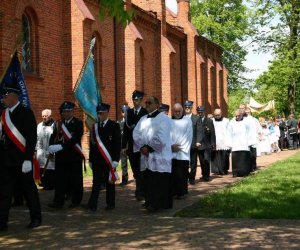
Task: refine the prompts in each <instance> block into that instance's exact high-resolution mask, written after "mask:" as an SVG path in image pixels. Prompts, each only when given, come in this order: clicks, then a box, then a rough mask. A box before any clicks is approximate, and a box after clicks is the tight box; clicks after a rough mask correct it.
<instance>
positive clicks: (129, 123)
mask: <svg viewBox="0 0 300 250" xmlns="http://www.w3.org/2000/svg"><path fill="white" fill-rule="evenodd" d="M147 114H148V112H147V110H146V109H144V108H143V107H141V110H140V112H139V113H138V114H137V115H135V114H134V109H133V108H131V109H129V110H128V111H127V117H126V122H125V125H124V129H123V137H122V148H126V147H127V148H128V151H129V153H132V152H133V138H132V132H133V129H134V127H135V126H136V124H137V123H138V122H139V120H140V119H141V118H142V117H143V116H144V115H147Z"/></svg>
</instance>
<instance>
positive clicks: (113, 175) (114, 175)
mask: <svg viewBox="0 0 300 250" xmlns="http://www.w3.org/2000/svg"><path fill="white" fill-rule="evenodd" d="M93 132H94V139H95V142H96V145H97V148H98V150H99V152H100V154H101V155H102V157H103V158H104V160H105V162H106V163H107V165H108V167H109V181H113V182H115V181H117V180H119V176H118V173H117V171H116V169H115V168H113V166H112V159H111V156H110V154H109V152H108V151H107V149H106V147H105V146H104V144H103V142H102V141H101V139H100V136H99V132H98V124H97V123H95V124H94V126H93Z"/></svg>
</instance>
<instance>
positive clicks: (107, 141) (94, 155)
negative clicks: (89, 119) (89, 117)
mask: <svg viewBox="0 0 300 250" xmlns="http://www.w3.org/2000/svg"><path fill="white" fill-rule="evenodd" d="M97 125H98V133H99V136H100V139H101V141H102V142H103V144H104V146H105V147H106V149H107V151H108V152H109V154H110V156H111V158H112V160H113V161H116V162H119V160H120V153H121V131H120V126H119V124H118V123H116V122H114V121H112V120H108V121H107V123H106V124H105V126H104V127H103V128H100V125H99V123H98V124H97ZM89 161H90V162H92V164H93V165H103V164H106V161H105V160H104V158H103V157H102V155H101V154H100V152H99V150H98V147H97V145H96V142H95V140H94V134H93V130H91V136H90V155H89Z"/></svg>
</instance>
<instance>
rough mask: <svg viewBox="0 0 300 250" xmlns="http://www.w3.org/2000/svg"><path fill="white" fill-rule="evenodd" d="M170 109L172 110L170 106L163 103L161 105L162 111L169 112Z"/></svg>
mask: <svg viewBox="0 0 300 250" xmlns="http://www.w3.org/2000/svg"><path fill="white" fill-rule="evenodd" d="M169 109H170V106H169V105H168V104H164V103H162V104H160V105H159V110H160V111H169Z"/></svg>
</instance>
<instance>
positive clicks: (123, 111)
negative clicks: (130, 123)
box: [118, 104, 129, 185]
mask: <svg viewBox="0 0 300 250" xmlns="http://www.w3.org/2000/svg"><path fill="white" fill-rule="evenodd" d="M128 109H129V107H128V105H126V104H124V105H122V107H121V119H120V120H119V121H118V123H119V126H120V130H121V137H122V136H123V131H124V126H125V117H126V113H127V111H128ZM127 160H128V157H127V155H126V154H123V153H122V154H121V167H122V182H121V185H127V184H128V164H127Z"/></svg>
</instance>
